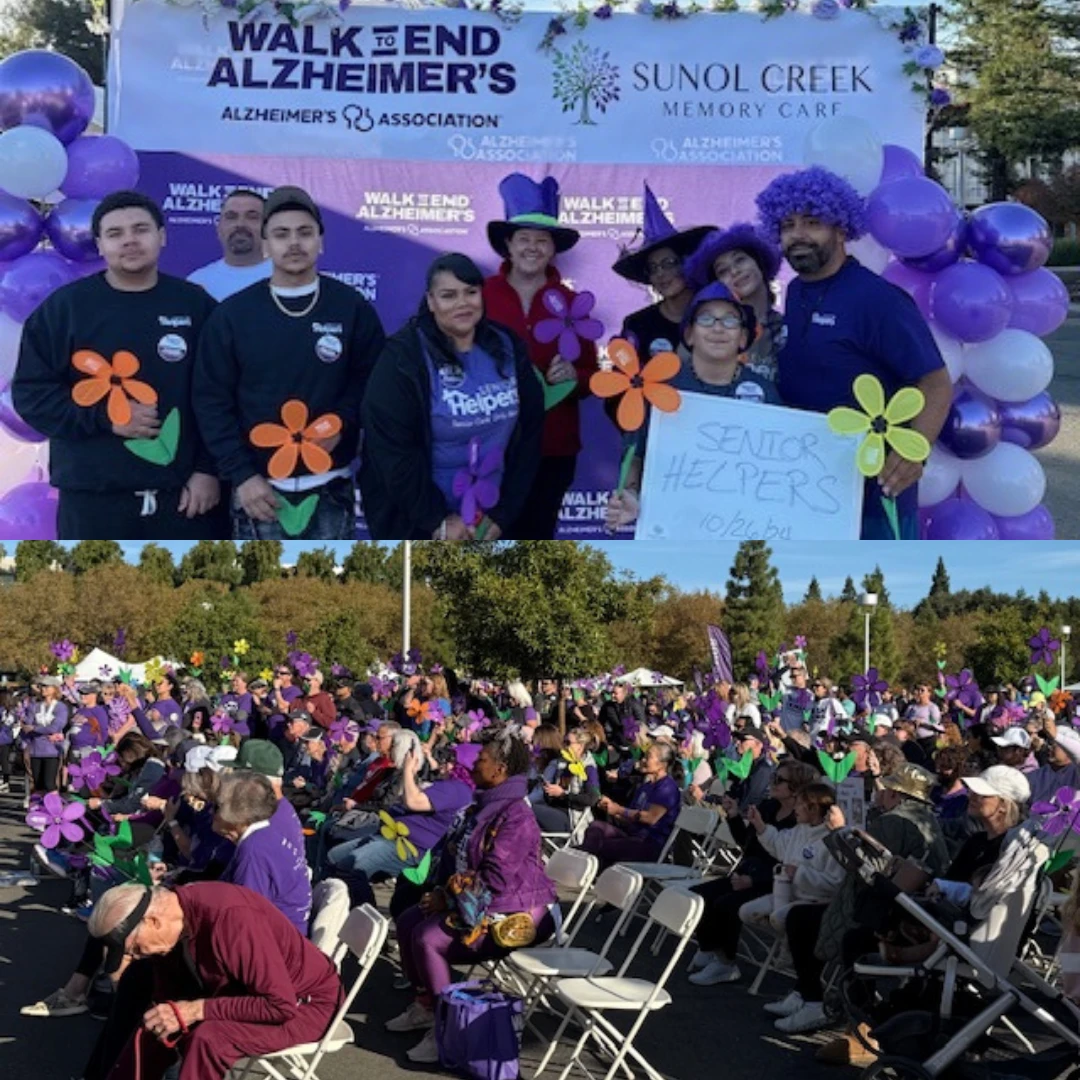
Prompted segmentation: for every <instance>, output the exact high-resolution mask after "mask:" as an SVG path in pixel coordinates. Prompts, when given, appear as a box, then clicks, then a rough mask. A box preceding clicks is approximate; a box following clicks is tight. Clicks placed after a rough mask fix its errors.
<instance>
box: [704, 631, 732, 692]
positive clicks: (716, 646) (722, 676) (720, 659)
mask: <svg viewBox="0 0 1080 1080" xmlns="http://www.w3.org/2000/svg"><path fill="white" fill-rule="evenodd" d="M707 629H708V633H709V649H710V650H711V652H712V669H713V678H714V679H715V680H716V681H717V682H729V683H730V682H734V681H735V676H734V674H733V672H732V670H731V642H730V641H728V636H727V634H725V633H724V631H723V630H721V629H720V627H719V626H713V625H712V624H711V623H710V624H709V625H708V627H707Z"/></svg>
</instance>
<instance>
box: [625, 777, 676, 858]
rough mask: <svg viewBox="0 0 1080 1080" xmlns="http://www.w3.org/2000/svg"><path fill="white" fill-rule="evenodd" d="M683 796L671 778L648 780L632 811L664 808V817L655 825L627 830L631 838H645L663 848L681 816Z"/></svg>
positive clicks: (635, 799)
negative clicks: (657, 807)
mask: <svg viewBox="0 0 1080 1080" xmlns="http://www.w3.org/2000/svg"><path fill="white" fill-rule="evenodd" d="M681 805H682V795H681V794H680V793H679V785H678V784H676V783H675V781H674V779H672V777H670V776H665V777H664V778H663V779H662V780H647V781H646V782H645V783H644V784H642V785H641V787H639V788H638V789H637V792H636V793H635V794H634V799H633V801H632V802H631V803H630V807H629V809H631V810H648V808H649V807H650V806H662V807H664V816H663V817H662V818H661V819H660V820H659V821H658V822H657V823H656V824H655V825H644V824H635V825H634V826H633V827H632V828H630V829H627V832H628V833H630V835H631V836H645V837H648V838H649V839H650V840H652V841H653V842H654V843H655V844H658V845H659V846H660V847H663V846H664V844H666V843H667V838H668V837H669V836H670V835H671V830H672V829H673V828H675V819H676V818H677V817H678V816H679V807H680V806H681Z"/></svg>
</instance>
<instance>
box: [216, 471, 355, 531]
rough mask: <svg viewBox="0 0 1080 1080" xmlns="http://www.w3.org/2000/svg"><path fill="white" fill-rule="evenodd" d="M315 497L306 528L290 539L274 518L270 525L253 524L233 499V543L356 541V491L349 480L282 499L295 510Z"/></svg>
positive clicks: (280, 494) (268, 522) (343, 478)
mask: <svg viewBox="0 0 1080 1080" xmlns="http://www.w3.org/2000/svg"><path fill="white" fill-rule="evenodd" d="M313 494H317V495H318V496H319V504H318V506H316V507H315V513H314V514H312V515H311V520H310V521H309V522H308V524H307V528H305V529H304V531H303V532H302V533H299V534H297V535H296V536H290V535H289V534H288V533H286V532H285V530H284V529H283V528H282V527H281V522H279V521H278V520H277V519H276V518H275V519H274V520H273V521H255V520H254V518H250V517H248V516H247V514H245V513H244V511H243V510H242V509H241V507H240V504H239V502H238V501H237V499H236V496H235V495H233V501H232V534H233V539H234V540H355V539H356V488H355V486H354V485H353V482H352V478H351V477H349V478H346V477H339V478H338V479H337V480H331V481H330V483H328V484H326V485H324V486H323V487H320V488H316V489H315V490H314V491H310V492H298V493H296V494H288V495H286V494H283V493H282V492H280V491H279V492H277V496H278V498H279V499H285V500H287V501H288V502H290V503H292V504H293V505H294V506H298V505H299V504H300V503H301V502H303V500H304V499H306V498H307V497H308V496H309V495H313Z"/></svg>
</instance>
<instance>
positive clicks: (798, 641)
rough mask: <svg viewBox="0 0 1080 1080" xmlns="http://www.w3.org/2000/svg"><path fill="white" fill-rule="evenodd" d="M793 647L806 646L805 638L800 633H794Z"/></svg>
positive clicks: (803, 647)
mask: <svg viewBox="0 0 1080 1080" xmlns="http://www.w3.org/2000/svg"><path fill="white" fill-rule="evenodd" d="M795 648H796V649H805V648H806V638H804V637H803V636H802V634H796V635H795Z"/></svg>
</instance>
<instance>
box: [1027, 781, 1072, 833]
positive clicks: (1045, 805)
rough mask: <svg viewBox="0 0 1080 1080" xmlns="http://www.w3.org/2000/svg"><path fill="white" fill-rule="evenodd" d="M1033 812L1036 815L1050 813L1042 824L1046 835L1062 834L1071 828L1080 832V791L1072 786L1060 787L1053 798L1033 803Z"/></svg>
mask: <svg viewBox="0 0 1080 1080" xmlns="http://www.w3.org/2000/svg"><path fill="white" fill-rule="evenodd" d="M1031 813H1032V814H1033V815H1035V816H1042V815H1044V814H1046V815H1049V816H1048V817H1047V818H1046V820H1045V821H1044V822H1043V824H1042V831H1043V833H1044V834H1045V835H1046V836H1061V834H1062V833H1064V832H1068V831H1069V830H1072V831H1073V832H1075V833H1080V791H1076V790H1075V789H1073V788H1070V787H1063V788H1058V789H1057V791H1056V792H1055V793H1054V797H1053V798H1052V799H1050V800H1048V801H1046V802H1037V803H1032V805H1031Z"/></svg>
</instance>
